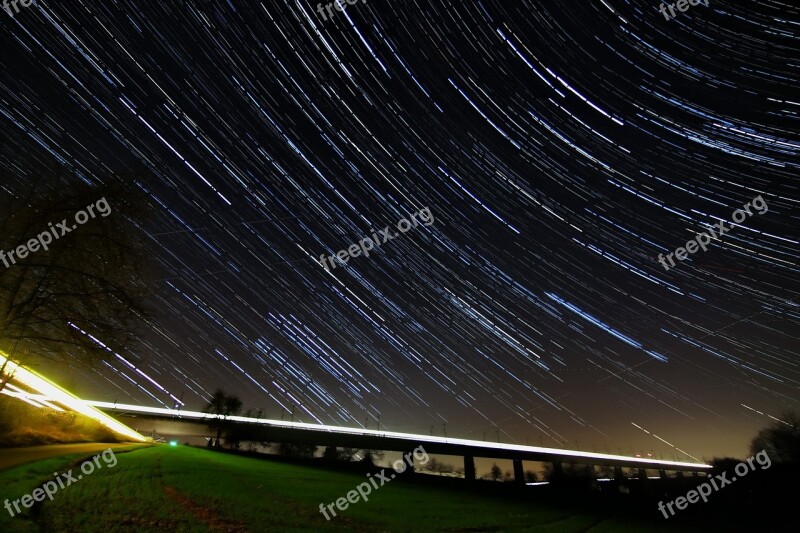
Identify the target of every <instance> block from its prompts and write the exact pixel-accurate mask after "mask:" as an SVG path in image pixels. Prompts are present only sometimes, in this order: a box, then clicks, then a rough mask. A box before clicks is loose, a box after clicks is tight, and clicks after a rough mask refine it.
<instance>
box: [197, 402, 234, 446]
mask: <svg viewBox="0 0 800 533" xmlns="http://www.w3.org/2000/svg"><path fill="white" fill-rule="evenodd" d="M241 409H242V400H240V399H239V397H238V396H233V395H228V394H225V392H224V391H223V390H222V389H217V390H216V391H214V394H212V395H211V400H209V402H208V404H207V405H206V407H205V409H204V410H203V411H204V412H206V413H208V414H212V415H216V417H215V418H213V419H212V420H210V421H209V423H208V425H209V426H210V427H212V428H214V429H216V431H217V440H216V443H215V445H216V447H220V446H221V445H220V438H221V437H222V430H223V429H225V428H226V427H228V426H229V423H228V421H227V420H226V419H227V417H229V416H231V415H236V414H238V413H239V411H240V410H241Z"/></svg>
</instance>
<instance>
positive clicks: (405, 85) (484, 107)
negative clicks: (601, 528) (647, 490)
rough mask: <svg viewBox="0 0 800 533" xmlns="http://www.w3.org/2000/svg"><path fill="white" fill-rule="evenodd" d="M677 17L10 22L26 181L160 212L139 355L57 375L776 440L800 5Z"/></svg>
mask: <svg viewBox="0 0 800 533" xmlns="http://www.w3.org/2000/svg"><path fill="white" fill-rule="evenodd" d="M659 5H660V2H658V1H657V0H597V1H595V0H591V1H582V2H558V3H556V2H535V1H528V0H482V1H465V2H447V1H441V0H434V1H432V2H417V1H416V0H402V1H394V2H388V1H385V0H368V1H366V2H357V3H355V4H353V5H348V6H346V9H344V10H343V11H336V10H334V12H333V13H334V16H332V17H327V16H321V14H320V12H318V10H317V4H316V3H314V2H305V1H301V0H294V1H290V0H269V1H267V0H265V1H260V2H259V1H257V0H227V1H224V2H221V1H214V2H212V1H183V0H180V1H174V2H173V1H169V2H167V1H162V2H155V1H140V2H134V1H130V0H119V1H116V2H108V1H99V0H98V1H88V0H78V1H74V2H55V1H51V0H37V2H36V3H35V4H33V5H31V6H29V7H26V8H21V9H20V10H19V12H18V13H14V14H13V16H11V14H10V13H8V12H5V11H0V39H1V44H2V50H3V52H2V56H0V57H2V67H3V74H2V76H1V77H0V80H1V81H0V83H1V86H0V91H1V93H0V94H1V95H2V98H1V99H0V144H1V147H0V171H2V173H3V176H5V177H4V178H2V179H3V180H4V181H6V183H0V190H2V193H3V194H11V191H12V190H17V189H16V188H15V187H18V186H19V184H21V183H22V184H24V183H25V182H26V181H27V180H29V179H32V177H33V176H35V175H36V174H37V173H40V172H44V171H45V170H46V169H50V168H54V167H57V168H59V169H62V170H63V172H64V173H65V174H67V175H69V176H71V177H72V178H74V179H75V180H80V181H83V182H85V183H88V184H101V183H107V182H112V181H115V180H128V181H131V182H133V183H134V184H135V186H136V187H137V188H138V189H140V190H141V191H142V192H143V193H144V194H145V195H146V197H147V198H148V201H149V204H150V207H151V208H152V211H153V213H154V216H153V217H152V219H150V220H143V221H141V223H140V225H139V228H140V230H141V232H142V234H143V236H144V238H145V239H146V242H147V244H148V250H149V252H148V253H149V255H150V257H151V260H152V262H153V264H154V267H155V268H154V270H155V271H156V272H157V275H155V276H154V277H153V278H152V279H146V280H142V281H143V282H145V283H147V284H149V286H151V287H152V289H153V292H154V295H155V296H154V300H155V301H154V304H155V306H156V307H157V308H158V311H159V316H158V320H157V321H155V322H153V323H150V324H147V325H145V326H143V327H142V331H141V339H142V346H141V349H138V350H137V351H136V352H135V353H120V354H113V355H112V354H109V355H110V356H109V358H107V359H106V361H104V362H103V364H102V365H99V366H98V367H96V368H94V369H90V370H87V369H80V370H74V369H67V368H65V367H58V369H56V372H60V373H62V374H63V375H72V376H77V377H76V378H75V381H76V382H80V383H81V384H80V385H79V386H78V387H77V389H78V390H77V391H76V392H78V393H80V395H81V396H82V397H88V398H94V399H97V400H102V401H108V400H109V399H110V398H113V399H118V400H119V401H120V402H123V403H141V404H143V405H147V406H151V407H173V406H175V405H178V404H183V405H186V406H187V409H189V408H191V409H199V408H201V407H202V406H203V405H204V404H205V403H206V401H207V400H208V399H209V398H210V395H211V393H212V392H213V390H214V389H215V388H217V387H221V388H223V389H225V390H227V391H230V392H233V393H236V394H237V395H239V396H240V397H241V399H242V400H243V402H244V404H245V406H246V407H253V408H262V409H263V410H264V412H265V413H266V416H268V417H270V418H273V419H276V418H279V417H281V416H286V417H287V418H288V416H289V413H292V414H291V416H293V417H294V419H295V420H296V421H300V422H307V423H319V424H327V425H336V426H348V427H361V426H365V425H366V426H368V427H370V428H371V429H375V428H377V427H378V421H380V427H381V428H387V429H388V430H390V431H410V432H417V433H425V434H427V433H429V432H430V433H433V434H434V435H441V433H442V428H443V425H446V428H447V435H448V436H451V437H459V438H465V439H492V440H495V439H498V438H499V439H500V440H501V441H504V442H507V443H514V444H528V441H530V442H531V443H533V442H536V443H537V444H543V445H545V446H551V447H566V448H572V449H578V448H579V449H583V450H587V451H597V452H601V451H605V452H609V451H610V452H614V453H617V451H618V450H619V451H621V452H622V453H630V452H633V451H635V452H637V453H638V452H640V451H641V450H645V451H646V452H650V451H652V452H653V453H654V454H655V456H656V457H661V456H663V458H664V459H673V458H674V459H677V460H694V459H696V458H702V457H711V456H713V455H722V454H741V453H744V450H745V449H746V446H747V444H748V443H749V439H750V438H752V436H753V435H754V434H755V432H756V431H757V430H758V429H759V428H761V427H762V426H764V425H765V424H766V423H768V422H769V418H774V416H778V415H779V414H780V413H781V412H782V411H785V410H789V409H795V410H796V409H798V400H800V393H799V391H800V366H798V348H800V342H799V341H800V328H798V324H799V323H800V303H798V300H797V298H798V296H800V231H798V228H800V210H799V209H798V208H800V190H798V187H799V186H800V158H799V157H798V155H800V134H798V122H799V121H800V93H798V90H797V88H798V86H800V53H799V52H800V42H799V41H798V39H800V9H799V8H797V7H795V6H793V5H790V3H789V2H780V1H776V0H764V1H758V2H756V1H749V2H742V1H735V2H734V1H723V0H711V1H710V2H709V6H708V7H705V6H704V5H700V6H697V7H693V8H691V9H689V10H688V11H687V12H685V13H680V14H679V16H677V17H675V18H674V19H671V20H665V18H664V16H662V14H661V13H660V12H659ZM323 7H324V5H323ZM8 180H11V181H12V182H11V183H8ZM758 195H761V196H762V197H763V199H764V200H765V201H766V203H767V204H768V205H769V211H768V212H767V213H765V214H763V215H758V216H752V217H748V218H747V219H746V220H744V221H743V222H742V223H737V224H734V223H731V222H730V215H731V212H732V211H733V210H734V209H736V208H738V207H741V206H742V204H744V203H745V202H747V201H749V200H751V199H753V198H754V197H756V196H758ZM425 207H429V208H430V211H431V213H432V214H433V216H434V217H435V223H434V224H430V225H427V226H423V225H420V226H418V227H415V228H414V229H413V230H412V231H409V232H408V233H404V234H403V235H402V236H400V237H397V238H395V239H393V240H392V241H391V244H387V245H385V246H380V247H376V248H375V249H374V250H372V251H371V252H370V255H369V257H360V258H359V259H358V260H355V261H349V262H348V263H346V264H344V263H338V264H337V268H335V269H331V270H329V269H327V268H323V267H322V266H321V264H320V263H319V261H318V258H319V256H320V254H324V255H327V256H330V255H334V254H336V252H337V251H338V250H341V249H343V248H345V247H346V246H348V245H349V244H351V243H356V242H358V240H359V239H361V238H363V237H364V236H367V235H371V234H373V233H374V232H377V231H378V230H379V229H381V228H384V227H386V226H389V225H394V224H395V223H396V222H397V221H398V220H400V219H402V218H407V217H409V216H410V215H411V214H412V213H415V212H417V211H420V210H421V209H423V208H425ZM721 220H725V221H726V222H727V223H729V224H731V225H732V226H734V227H735V230H734V231H731V232H729V233H726V234H725V235H724V236H722V237H721V238H720V239H719V240H714V241H712V242H711V243H710V244H709V245H708V251H705V252H698V253H695V254H693V255H690V256H689V257H688V258H687V259H686V260H685V261H682V262H680V264H679V265H678V266H677V268H672V269H670V270H669V271H665V270H664V268H662V266H661V265H660V264H659V262H658V256H659V254H667V253H669V252H672V251H674V250H675V248H676V247H678V246H682V245H683V244H684V243H686V241H687V240H688V239H692V238H693V237H694V235H696V234H697V233H699V232H702V231H704V230H706V229H708V228H711V227H713V226H714V225H715V224H717V223H718V222H719V221H721ZM82 333H84V334H86V335H93V337H92V338H95V336H96V333H94V332H91V331H85V332H82ZM96 337H97V339H96V340H97V342H98V343H102V342H103V339H102V338H101V337H99V336H96ZM54 377H55V376H54ZM764 413H771V414H770V415H764ZM773 415H774V416H773ZM645 428H646V429H645ZM656 435H658V436H656Z"/></svg>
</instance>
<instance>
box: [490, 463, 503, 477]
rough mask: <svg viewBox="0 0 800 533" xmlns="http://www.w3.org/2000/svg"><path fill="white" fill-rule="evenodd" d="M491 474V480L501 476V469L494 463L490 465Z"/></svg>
mask: <svg viewBox="0 0 800 533" xmlns="http://www.w3.org/2000/svg"><path fill="white" fill-rule="evenodd" d="M491 476H492V481H497V480H498V479H500V478H501V477H502V476H503V470H502V469H501V468H500V467H499V466H497V464H496V463H495V464H493V465H492V470H491Z"/></svg>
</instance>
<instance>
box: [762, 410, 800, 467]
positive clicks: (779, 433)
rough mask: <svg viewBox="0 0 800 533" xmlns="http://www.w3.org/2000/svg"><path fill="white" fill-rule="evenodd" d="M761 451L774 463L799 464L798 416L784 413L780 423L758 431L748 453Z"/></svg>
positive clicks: (799, 433) (799, 434) (792, 413)
mask: <svg viewBox="0 0 800 533" xmlns="http://www.w3.org/2000/svg"><path fill="white" fill-rule="evenodd" d="M761 450H765V451H766V452H767V455H768V456H769V458H770V459H771V460H772V461H774V462H777V463H797V464H800V415H798V413H794V412H791V413H786V414H784V415H783V416H782V417H781V418H780V421H778V422H774V423H773V424H772V425H771V426H769V427H766V428H764V429H762V430H761V431H759V432H758V434H757V435H756V436H755V438H753V441H752V443H751V444H750V453H751V454H753V455H755V454H757V453H758V452H760V451H761Z"/></svg>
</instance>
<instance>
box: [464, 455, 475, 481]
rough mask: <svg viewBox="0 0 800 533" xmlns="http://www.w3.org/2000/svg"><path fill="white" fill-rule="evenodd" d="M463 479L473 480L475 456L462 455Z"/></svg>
mask: <svg viewBox="0 0 800 533" xmlns="http://www.w3.org/2000/svg"><path fill="white" fill-rule="evenodd" d="M464 479H466V480H467V481H475V458H474V457H473V456H471V455H465V456H464Z"/></svg>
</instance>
